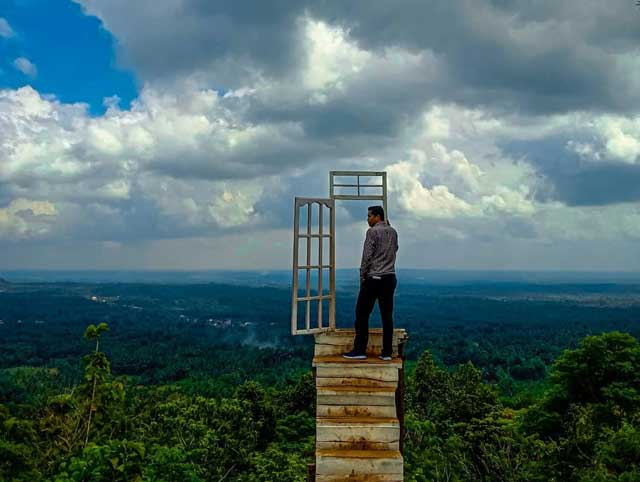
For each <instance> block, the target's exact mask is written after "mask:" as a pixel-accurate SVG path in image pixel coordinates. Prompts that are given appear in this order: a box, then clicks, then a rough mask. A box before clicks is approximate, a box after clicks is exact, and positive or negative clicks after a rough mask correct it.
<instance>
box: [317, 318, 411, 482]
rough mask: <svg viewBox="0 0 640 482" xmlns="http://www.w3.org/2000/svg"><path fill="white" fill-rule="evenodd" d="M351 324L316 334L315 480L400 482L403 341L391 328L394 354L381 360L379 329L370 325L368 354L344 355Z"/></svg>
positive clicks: (349, 342)
mask: <svg viewBox="0 0 640 482" xmlns="http://www.w3.org/2000/svg"><path fill="white" fill-rule="evenodd" d="M354 336H355V333H354V331H353V330H336V331H334V332H330V333H322V334H316V335H315V338H316V345H315V356H314V359H313V367H314V369H315V379H316V390H317V413H316V466H315V482H401V481H403V458H402V453H401V449H402V444H401V436H402V420H403V413H402V409H403V407H402V404H401V402H398V400H401V395H402V393H401V392H402V377H403V374H402V370H403V366H404V363H403V359H402V357H401V355H402V344H403V343H404V342H405V341H406V339H407V336H406V333H405V332H404V330H395V332H394V357H393V358H392V360H390V361H384V360H380V359H379V358H378V355H379V354H380V350H381V348H382V332H381V330H371V331H370V335H369V346H368V347H367V352H368V358H367V359H366V360H350V359H346V358H343V357H342V356H341V354H342V353H345V352H347V351H349V350H351V349H352V348H353V338H354Z"/></svg>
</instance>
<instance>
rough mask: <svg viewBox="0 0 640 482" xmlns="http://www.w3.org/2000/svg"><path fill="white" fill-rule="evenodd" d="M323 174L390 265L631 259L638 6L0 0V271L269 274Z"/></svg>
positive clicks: (550, 266)
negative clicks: (367, 175) (387, 254)
mask: <svg viewBox="0 0 640 482" xmlns="http://www.w3.org/2000/svg"><path fill="white" fill-rule="evenodd" d="M332 169H341V170H353V169H358V170H385V171H387V173H388V179H389V211H390V213H389V214H390V219H391V222H392V224H393V225H394V226H395V227H396V229H397V230H398V232H399V238H400V251H399V253H398V266H399V267H406V268H409V267H415V268H439V269H442V268H452V269H499V270H501V269H535V270H607V271H609V270H635V271H640V243H639V242H640V7H637V6H636V5H635V1H634V0H610V1H607V2H603V1H602V0H579V1H578V0H563V1H561V2H559V1H557V0H533V1H532V0H482V1H480V0H473V1H472V0H455V1H451V0H446V1H445V0H373V1H366V2H365V1H362V2H345V1H333V0H323V1H304V0H274V1H271V2H265V1H262V0H253V1H241V0H229V1H227V0H217V1H211V0H161V1H159V0H135V1H132V0H76V1H73V2H72V1H63V0H60V1H58V2H49V1H46V0H2V2H0V269H15V268H52V269H56V268H70V269H92V268H100V269H105V268H111V269H174V268H176V269H200V268H225V269H230V268H231V269H234V268H238V269H246V268H260V269H287V268H289V267H290V265H291V251H292V248H291V244H292V221H293V219H292V217H293V198H294V196H296V195H297V196H310V197H311V196H317V197H326V196H327V195H328V185H327V184H328V171H329V170H332ZM367 205H368V203H366V202H364V203H363V202H357V203H351V204H348V203H347V202H344V201H342V202H338V212H337V219H338V220H337V225H338V239H339V242H338V246H337V251H338V263H339V266H340V267H349V266H356V265H357V264H358V263H359V256H360V252H361V248H362V240H363V236H364V232H365V230H366V228H367V225H366V221H365V217H366V206H367Z"/></svg>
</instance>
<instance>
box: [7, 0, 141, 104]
mask: <svg viewBox="0 0 640 482" xmlns="http://www.w3.org/2000/svg"><path fill="white" fill-rule="evenodd" d="M0 17H3V18H5V19H6V20H7V21H8V22H9V25H10V26H11V28H12V29H13V31H14V35H13V36H12V37H10V38H1V37H0V88H18V87H22V86H24V85H31V86H32V87H33V88H35V89H36V90H38V91H39V92H41V93H43V94H53V95H55V96H56V97H57V98H58V99H60V100H61V101H62V102H65V103H72V102H85V103H87V104H89V111H90V113H91V114H92V115H101V114H102V113H104V111H105V110H106V107H105V105H104V98H105V97H111V96H114V95H117V96H118V97H119V98H120V106H121V107H122V108H128V107H129V105H130V102H131V100H132V99H134V98H135V97H136V96H137V93H138V87H137V83H136V78H135V76H134V75H133V73H132V72H130V71H127V70H124V69H122V68H119V67H118V66H117V65H116V60H115V41H114V39H113V37H112V36H111V34H110V33H109V32H107V31H106V30H105V29H103V28H102V27H101V25H100V21H99V20H98V19H96V18H95V17H89V16H85V15H84V14H83V12H82V9H81V8H80V6H79V5H78V4H76V3H73V2H71V1H67V0H54V1H51V0H8V1H3V2H2V5H1V6H0ZM20 57H24V58H26V59H28V60H29V61H31V62H32V63H33V64H34V65H35V66H36V69H37V73H36V74H35V75H34V76H33V75H32V76H30V75H27V74H25V73H23V72H21V71H20V70H19V69H18V68H16V66H15V65H14V62H15V60H16V59H17V58H20ZM23 70H24V69H23Z"/></svg>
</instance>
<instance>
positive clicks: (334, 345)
mask: <svg viewBox="0 0 640 482" xmlns="http://www.w3.org/2000/svg"><path fill="white" fill-rule="evenodd" d="M354 336H355V332H354V330H337V331H335V332H330V333H322V334H318V335H316V344H315V351H314V355H315V356H327V355H341V354H342V353H345V352H348V351H350V350H351V349H352V348H353V339H354ZM406 338H407V335H406V332H405V331H404V330H402V329H397V330H394V334H393V354H392V355H393V356H394V357H397V356H398V346H399V344H400V343H403V342H404V341H405V340H406ZM381 352H382V331H381V330H379V329H373V330H370V331H369V344H368V345H367V354H368V355H369V357H370V358H376V357H377V356H378V355H380V353H381Z"/></svg>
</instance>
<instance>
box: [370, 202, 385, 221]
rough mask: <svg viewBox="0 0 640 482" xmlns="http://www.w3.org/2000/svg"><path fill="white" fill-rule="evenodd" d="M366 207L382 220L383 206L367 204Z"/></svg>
mask: <svg viewBox="0 0 640 482" xmlns="http://www.w3.org/2000/svg"><path fill="white" fill-rule="evenodd" d="M367 209H368V210H369V211H371V214H373V215H374V216H380V219H381V220H382V221H384V208H383V207H382V206H369V207H368V208H367Z"/></svg>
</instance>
